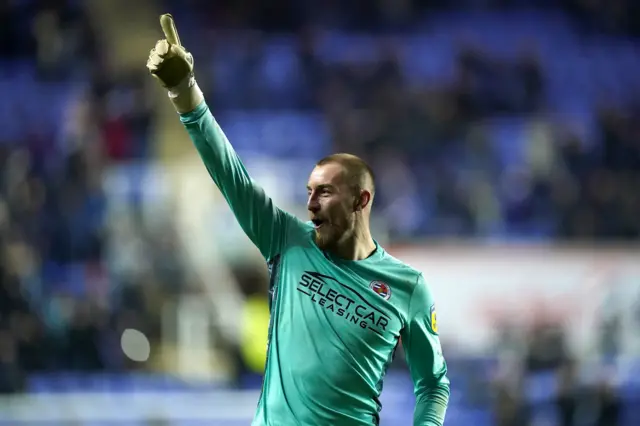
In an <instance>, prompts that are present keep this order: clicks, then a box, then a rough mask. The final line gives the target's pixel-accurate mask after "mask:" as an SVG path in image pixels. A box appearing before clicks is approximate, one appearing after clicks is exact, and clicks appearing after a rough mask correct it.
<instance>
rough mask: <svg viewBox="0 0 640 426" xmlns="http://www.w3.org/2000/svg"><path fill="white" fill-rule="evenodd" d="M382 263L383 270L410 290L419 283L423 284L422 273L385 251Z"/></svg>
mask: <svg viewBox="0 0 640 426" xmlns="http://www.w3.org/2000/svg"><path fill="white" fill-rule="evenodd" d="M382 262H383V264H384V268H385V269H386V270H387V271H388V272H389V273H390V274H392V275H393V276H394V278H395V279H396V280H397V281H399V282H402V283H403V284H405V285H407V286H408V287H409V288H410V289H411V290H413V289H414V288H415V287H416V285H418V284H419V283H420V282H422V283H424V279H423V277H422V272H420V271H419V270H418V269H416V268H414V267H413V266H410V265H409V264H407V263H405V262H403V261H401V260H400V259H398V258H397V257H394V256H392V255H390V254H389V253H388V252H386V251H385V253H384V258H383V261H382Z"/></svg>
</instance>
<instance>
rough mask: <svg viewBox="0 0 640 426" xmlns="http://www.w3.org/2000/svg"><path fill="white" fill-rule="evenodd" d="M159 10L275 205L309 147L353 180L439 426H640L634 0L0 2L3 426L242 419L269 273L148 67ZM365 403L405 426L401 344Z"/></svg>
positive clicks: (408, 403) (309, 162) (638, 78)
mask: <svg viewBox="0 0 640 426" xmlns="http://www.w3.org/2000/svg"><path fill="white" fill-rule="evenodd" d="M164 12H171V13H172V14H173V15H174V16H175V18H176V21H177V25H178V27H179V28H180V34H181V38H182V41H183V43H184V44H185V45H186V46H187V47H188V49H190V50H191V51H192V53H193V54H194V57H195V60H196V70H197V77H198V81H199V82H200V85H201V87H202V88H203V89H204V90H205V91H206V94H207V99H208V102H209V105H210V106H211V108H212V110H213V111H214V113H215V114H216V116H217V118H218V120H219V122H220V123H221V125H222V126H223V128H224V129H225V131H226V132H227V135H228V137H229V139H230V140H231V141H232V143H233V144H234V146H235V147H236V148H237V150H238V151H239V152H240V154H241V156H242V158H243V159H244V160H245V162H246V164H247V165H248V168H249V169H250V171H251V173H252V174H253V176H254V177H255V179H256V180H258V181H259V182H260V183H262V184H263V185H264V186H265V188H266V189H267V191H268V192H269V193H270V194H271V195H273V196H274V198H275V199H276V201H277V202H278V203H279V204H280V205H281V206H282V207H283V208H286V209H288V210H290V211H292V212H294V213H296V214H299V215H300V216H301V217H304V216H305V214H306V212H305V204H304V203H305V197H306V192H305V190H304V185H305V183H306V179H307V175H308V173H309V171H310V170H311V168H312V166H313V164H314V162H315V161H316V160H317V159H319V158H320V157H321V156H322V155H325V154H327V153H330V152H335V151H348V152H353V153H356V154H358V155H361V156H363V157H364V158H366V159H367V160H368V161H370V162H371V164H372V165H373V166H374V168H375V170H376V172H377V174H378V185H379V196H378V197H377V199H376V206H375V208H374V214H375V216H376V223H375V228H376V229H375V231H376V232H375V235H376V237H377V238H378V239H379V240H380V241H381V242H383V243H384V244H385V246H386V247H387V248H388V250H389V251H390V252H391V253H392V254H394V255H396V256H398V257H400V258H401V259H403V260H405V261H407V262H408V263H410V264H411V265H413V266H415V267H417V268H419V269H421V270H422V271H423V272H424V274H425V276H426V277H427V278H428V281H429V282H430V284H431V286H432V288H433V291H434V293H435V296H436V300H437V301H438V314H439V317H438V319H439V324H440V330H441V338H442V344H443V347H444V351H445V356H446V357H447V360H448V363H449V369H450V378H451V382H452V394H451V401H450V405H449V412H448V419H447V421H446V425H447V426H468V425H471V424H473V425H475V426H490V425H496V426H534V425H548V426H555V425H558V426H618V425H621V426H637V425H640V379H639V378H640V245H638V238H639V237H640V38H638V37H639V36H640V3H639V2H637V1H634V0H377V1H363V0H349V1H347V0H344V1H337V0H324V1H322V2H319V1H311V0H297V1H296V0H271V1H268V2H260V1H255V0H218V1H206V0H182V1H177V0H173V1H171V0H164V1H160V0H137V1H124V0H84V1H81V0H1V1H0V34H1V35H0V37H1V43H0V93H2V94H3V100H2V102H0V111H1V112H0V126H1V131H0V393H2V396H0V424H2V425H5V424H6V425H22V424H24V425H26V424H29V425H31V424H51V425H54V424H55V425H107V424H108V425H174V424H176V425H190V424H194V425H196V424H197V425H200V424H207V425H225V426H236V425H248V424H249V423H250V420H251V418H252V416H253V413H254V410H255V404H256V401H257V397H258V392H259V388H260V381H261V378H260V376H261V373H262V368H263V364H264V357H265V343H266V330H267V322H268V308H267V301H266V297H267V291H266V288H267V272H266V268H265V266H264V263H263V261H262V259H261V258H260V256H259V255H258V253H257V251H256V250H255V249H254V248H253V247H252V246H251V245H250V244H249V242H248V240H247V239H246V238H245V237H244V236H243V235H242V233H241V231H240V229H239V227H238V226H237V225H236V224H235V221H234V218H233V217H232V216H231V215H230V213H229V210H228V208H227V206H226V205H225V204H224V203H223V202H221V199H220V197H219V194H218V192H217V190H216V189H215V188H214V185H213V184H212V183H211V182H210V180H209V177H208V176H207V174H206V172H205V169H204V167H203V166H202V165H201V164H200V160H199V158H198V157H197V155H196V153H195V150H194V149H193V147H192V146H191V143H190V141H189V140H188V138H187V137H186V134H185V132H184V131H183V129H182V127H181V125H180V123H179V121H178V119H177V117H176V115H175V112H174V111H173V110H172V107H171V106H170V104H169V102H168V101H167V99H166V94H165V93H163V91H162V90H160V89H159V88H157V87H155V83H154V82H153V81H151V80H152V79H151V78H149V77H148V75H147V74H146V68H145V62H146V58H147V55H148V52H149V49H150V48H151V47H153V45H154V43H155V41H156V40H157V39H158V38H160V37H161V32H160V27H159V25H158V15H159V14H160V13H164ZM382 401H383V411H382V424H383V425H385V426H390V425H410V424H411V411H412V409H413V403H414V400H413V396H412V386H411V383H410V380H409V378H408V376H407V373H406V366H405V363H404V360H403V356H398V357H397V359H396V363H395V365H394V368H393V369H392V371H390V372H389V375H388V378H387V380H386V382H385V389H384V392H383V397H382Z"/></svg>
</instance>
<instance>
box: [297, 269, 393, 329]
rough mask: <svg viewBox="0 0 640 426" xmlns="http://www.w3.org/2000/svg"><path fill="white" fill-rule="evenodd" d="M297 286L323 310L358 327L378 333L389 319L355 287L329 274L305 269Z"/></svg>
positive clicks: (386, 324)
mask: <svg viewBox="0 0 640 426" xmlns="http://www.w3.org/2000/svg"><path fill="white" fill-rule="evenodd" d="M297 290H298V291H299V292H300V293H302V294H304V295H306V296H307V297H308V298H309V299H310V300H311V301H312V302H313V303H315V304H317V305H318V306H320V307H321V308H323V309H324V310H326V311H329V312H331V313H332V314H333V315H335V316H336V317H338V318H342V319H343V320H344V321H347V322H348V323H350V324H353V325H354V326H358V327H360V328H362V329H368V330H371V331H373V332H374V333H377V334H380V335H382V334H383V333H384V332H385V331H386V329H387V326H388V325H389V323H390V322H391V321H390V318H389V316H388V315H387V314H385V313H384V312H383V311H381V310H380V309H378V308H376V307H375V306H374V305H372V304H371V303H369V302H367V301H366V300H365V299H364V298H363V297H362V296H361V295H360V294H359V293H358V292H357V291H356V290H354V289H352V288H351V287H349V286H347V285H344V284H342V283H341V282H339V281H337V280H335V279H334V278H332V277H330V276H327V275H323V274H319V273H317V272H311V271H306V272H304V273H303V274H302V276H301V277H300V281H299V282H298V287H297Z"/></svg>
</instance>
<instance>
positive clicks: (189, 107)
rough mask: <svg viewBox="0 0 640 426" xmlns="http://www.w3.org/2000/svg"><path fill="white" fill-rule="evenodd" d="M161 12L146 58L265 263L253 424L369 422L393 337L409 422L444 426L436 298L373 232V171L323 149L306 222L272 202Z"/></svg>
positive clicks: (373, 421)
mask: <svg viewBox="0 0 640 426" xmlns="http://www.w3.org/2000/svg"><path fill="white" fill-rule="evenodd" d="M160 21H161V25H162V28H163V31H164V34H165V37H166V39H165V40H160V41H159V42H158V43H157V44H156V46H155V47H154V48H153V49H152V50H151V53H150V56H149V60H148V62H147V67H148V69H149V71H150V72H151V74H152V75H153V76H154V77H155V78H156V79H157V80H158V81H159V82H160V84H162V86H163V87H165V88H166V89H167V90H168V94H169V99H170V100H171V102H172V103H173V105H174V107H175V109H176V110H177V112H178V113H179V116H180V120H181V121H182V123H183V124H184V126H185V128H186V130H187V132H188V133H189V136H190V137H191V140H192V141H193V143H194V145H195V147H196V148H197V150H198V153H199V154H200V156H201V157H202V161H203V162H204V165H205V166H206V168H207V170H208V172H209V174H210V176H211V178H212V179H213V181H214V182H215V184H216V185H217V186H218V188H219V189H220V191H221V192H222V195H223V196H224V198H225V199H226V201H227V203H228V204H229V206H230V208H231V210H232V211H233V213H234V215H235V217H236V218H237V220H238V222H239V223H240V225H241V227H242V229H243V230H244V232H245V233H246V234H247V236H248V237H249V238H250V239H251V241H252V242H253V243H254V244H255V245H256V246H257V247H258V249H259V250H260V252H261V253H262V255H263V256H264V258H265V259H266V261H267V263H268V265H269V270H270V274H271V283H270V311H271V318H270V323H269V333H268V336H269V338H268V349H267V362H266V369H265V375H264V382H263V385H262V393H261V396H260V399H259V401H258V407H257V410H256V414H255V417H254V420H253V423H252V425H253V426H298V425H301V426H361V425H362V426H365V425H367V426H371V425H378V424H379V421H380V417H379V413H380V410H381V405H380V401H379V397H380V393H381V391H382V380H383V377H384V375H385V372H386V370H387V367H388V366H389V364H390V363H391V361H392V359H393V356H394V353H395V351H396V348H397V347H398V345H399V343H400V341H401V340H402V344H403V347H404V351H405V354H406V360H407V363H408V365H409V370H410V373H411V377H412V379H413V382H414V392H415V395H416V406H415V410H414V422H413V423H414V425H416V426H440V425H442V424H443V421H444V417H445V411H446V407H447V403H448V400H449V381H448V379H447V377H446V372H447V367H446V363H445V360H444V358H443V355H442V351H441V348H440V341H439V338H438V327H437V322H436V312H435V307H434V302H433V299H432V296H431V292H430V290H429V287H428V286H427V284H426V283H425V281H424V278H423V276H422V274H421V273H420V272H418V271H416V270H415V269H413V268H411V267H410V266H408V265H406V264H404V263H402V262H401V261H399V260H397V259H395V258H394V257H392V256H390V255H389V254H388V253H387V252H386V251H385V250H384V249H383V248H382V247H381V246H380V245H379V244H378V243H377V242H376V241H375V240H374V239H373V238H372V236H371V232H370V229H369V218H370V215H371V204H372V202H373V199H374V195H375V185H374V178H373V173H372V171H371V169H370V168H369V167H368V166H367V164H366V163H365V162H364V161H362V160H361V159H359V158H358V157H356V156H353V155H349V154H334V155H331V156H329V157H326V158H324V159H322V160H320V161H319V162H318V163H317V165H316V167H315V168H314V169H313V171H312V172H311V175H310V177H309V180H308V183H307V192H308V206H307V207H308V210H309V216H310V221H309V222H306V223H305V222H302V221H300V220H298V219H297V218H295V217H294V216H292V215H290V214H289V213H287V212H285V211H283V210H281V209H279V208H278V207H277V206H275V205H274V203H273V201H272V200H271V198H269V196H268V195H267V194H265V193H264V191H263V190H262V188H261V187H260V186H258V185H257V184H256V183H255V182H254V181H253V180H252V179H251V177H250V176H249V174H248V173H247V171H246V169H245V168H244V166H243V164H242V162H241V160H240V158H238V156H237V154H236V153H235V151H234V150H233V147H232V146H231V145H230V143H229V141H228V140H227V138H226V137H225V135H224V133H223V132H222V130H221V129H220V126H219V125H218V123H217V122H216V121H215V119H214V118H213V115H212V114H211V112H210V110H209V108H208V107H207V104H206V103H205V101H204V98H203V95H202V92H201V90H200V89H199V88H198V85H197V83H196V81H195V79H194V74H193V58H192V56H191V54H189V53H188V52H187V51H186V50H185V49H184V48H183V47H182V46H181V44H180V39H179V38H178V35H177V32H176V30H175V26H174V23H173V19H172V18H171V16H170V15H163V16H162V17H161V19H160Z"/></svg>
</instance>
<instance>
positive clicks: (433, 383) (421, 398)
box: [401, 274, 449, 426]
mask: <svg viewBox="0 0 640 426" xmlns="http://www.w3.org/2000/svg"><path fill="white" fill-rule="evenodd" d="M401 336H402V345H403V347H404V351H405V355H406V359H407V364H408V365H409V371H410V372H411V378H412V379H413V383H414V393H415V395H416V407H415V412H414V416H413V424H414V426H442V424H443V422H444V417H445V413H446V411H447V404H448V403H449V379H448V378H447V375H446V374H447V364H446V362H445V360H444V357H443V355H442V348H441V346H440V338H439V337H438V326H437V322H436V312H435V305H434V303H433V298H432V296H431V293H430V291H429V288H428V287H427V284H426V283H425V282H424V278H423V277H422V274H420V275H419V276H418V280H417V284H416V287H415V289H414V291H413V294H412V296H411V302H410V306H409V319H408V323H407V325H406V326H405V328H404V329H403V330H402V334H401Z"/></svg>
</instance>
